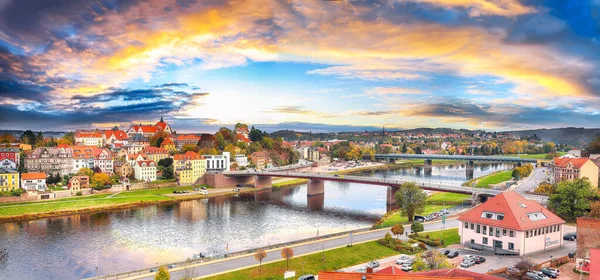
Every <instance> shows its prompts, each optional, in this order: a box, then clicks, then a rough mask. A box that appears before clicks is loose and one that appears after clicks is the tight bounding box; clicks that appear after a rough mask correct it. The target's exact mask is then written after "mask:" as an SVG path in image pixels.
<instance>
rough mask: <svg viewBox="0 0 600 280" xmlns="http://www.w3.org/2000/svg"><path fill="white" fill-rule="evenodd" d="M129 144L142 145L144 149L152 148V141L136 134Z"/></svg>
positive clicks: (130, 138)
mask: <svg viewBox="0 0 600 280" xmlns="http://www.w3.org/2000/svg"><path fill="white" fill-rule="evenodd" d="M128 142H129V143H131V144H136V145H140V146H142V147H148V146H150V139H148V137H146V136H144V135H142V134H135V135H133V136H132V137H129V140H128Z"/></svg>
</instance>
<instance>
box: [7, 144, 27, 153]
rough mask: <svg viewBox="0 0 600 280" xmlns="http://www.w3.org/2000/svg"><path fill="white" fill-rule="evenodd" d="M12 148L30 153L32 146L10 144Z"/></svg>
mask: <svg viewBox="0 0 600 280" xmlns="http://www.w3.org/2000/svg"><path fill="white" fill-rule="evenodd" d="M10 146H11V147H13V148H15V149H20V150H22V151H30V150H31V145H29V144H25V143H10Z"/></svg>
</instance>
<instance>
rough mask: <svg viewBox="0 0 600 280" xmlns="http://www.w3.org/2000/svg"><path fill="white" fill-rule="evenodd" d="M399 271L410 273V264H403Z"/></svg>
mask: <svg viewBox="0 0 600 280" xmlns="http://www.w3.org/2000/svg"><path fill="white" fill-rule="evenodd" d="M400 269H402V271H411V270H412V263H405V264H403V265H402V267H401V268H400Z"/></svg>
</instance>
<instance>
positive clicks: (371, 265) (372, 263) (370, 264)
mask: <svg viewBox="0 0 600 280" xmlns="http://www.w3.org/2000/svg"><path fill="white" fill-rule="evenodd" d="M367 267H370V268H376V267H379V262H378V261H372V262H370V263H368V264H367Z"/></svg>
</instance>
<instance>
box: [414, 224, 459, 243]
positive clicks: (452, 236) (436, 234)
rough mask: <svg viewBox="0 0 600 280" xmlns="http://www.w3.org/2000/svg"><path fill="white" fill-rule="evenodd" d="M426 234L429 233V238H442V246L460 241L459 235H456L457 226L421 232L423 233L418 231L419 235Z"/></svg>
mask: <svg viewBox="0 0 600 280" xmlns="http://www.w3.org/2000/svg"><path fill="white" fill-rule="evenodd" d="M427 234H429V239H433V240H436V239H438V238H439V239H442V240H444V246H448V245H452V244H459V243H460V236H458V228H451V229H446V230H438V231H431V232H423V233H420V234H419V236H424V235H427Z"/></svg>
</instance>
